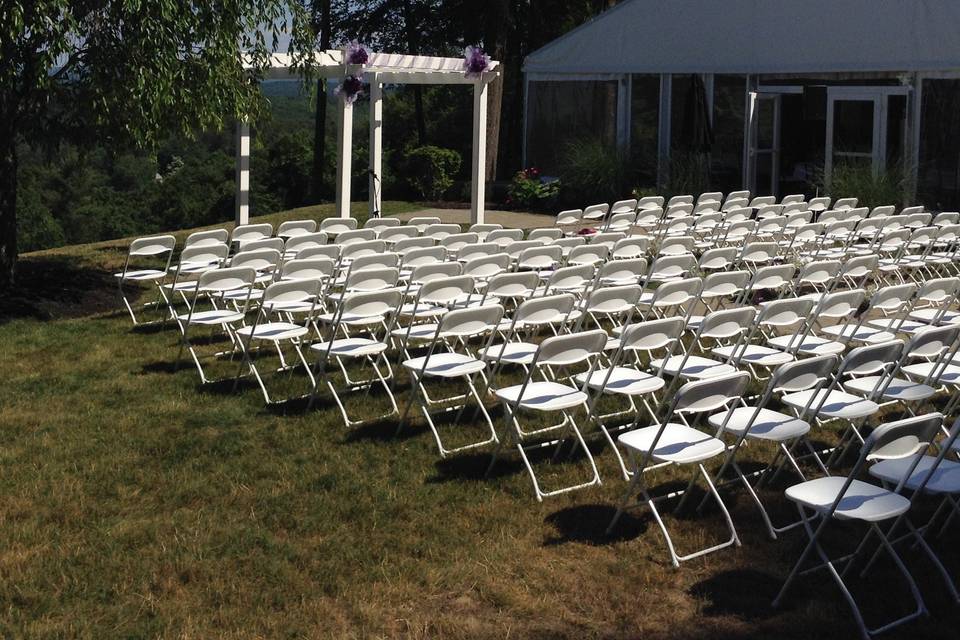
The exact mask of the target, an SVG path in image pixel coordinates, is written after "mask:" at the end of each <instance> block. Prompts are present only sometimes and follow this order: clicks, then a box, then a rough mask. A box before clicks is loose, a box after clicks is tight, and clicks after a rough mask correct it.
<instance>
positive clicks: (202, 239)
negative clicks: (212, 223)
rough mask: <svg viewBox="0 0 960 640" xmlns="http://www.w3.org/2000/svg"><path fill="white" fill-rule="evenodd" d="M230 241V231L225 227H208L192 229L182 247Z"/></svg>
mask: <svg viewBox="0 0 960 640" xmlns="http://www.w3.org/2000/svg"><path fill="white" fill-rule="evenodd" d="M228 242H230V232H229V231H227V230H226V229H210V230H208V231H194V232H193V233H191V234H190V235H188V236H187V239H186V241H185V242H184V243H183V248H184V249H186V248H187V247H202V246H212V245H217V244H227V243H228Z"/></svg>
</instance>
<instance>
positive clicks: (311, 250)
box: [297, 244, 340, 262]
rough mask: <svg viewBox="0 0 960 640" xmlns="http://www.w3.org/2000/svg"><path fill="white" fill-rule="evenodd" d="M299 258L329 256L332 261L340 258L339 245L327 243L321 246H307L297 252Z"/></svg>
mask: <svg viewBox="0 0 960 640" xmlns="http://www.w3.org/2000/svg"><path fill="white" fill-rule="evenodd" d="M300 258H330V259H331V260H333V261H334V262H337V261H339V260H340V245H336V244H328V245H326V246H323V247H307V248H306V249H301V250H300V251H299V252H298V253H297V259H300Z"/></svg>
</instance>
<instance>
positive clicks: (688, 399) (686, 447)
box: [607, 371, 750, 567]
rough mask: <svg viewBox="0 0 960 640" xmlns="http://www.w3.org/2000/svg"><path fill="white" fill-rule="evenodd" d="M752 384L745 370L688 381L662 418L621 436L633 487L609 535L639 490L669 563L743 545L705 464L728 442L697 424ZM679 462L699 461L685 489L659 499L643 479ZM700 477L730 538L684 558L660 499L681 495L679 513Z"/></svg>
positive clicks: (723, 449)
mask: <svg viewBox="0 0 960 640" xmlns="http://www.w3.org/2000/svg"><path fill="white" fill-rule="evenodd" d="M749 382H750V374H749V373H746V372H745V371H744V372H739V373H734V374H732V375H729V376H722V377H719V378H712V379H710V380H698V381H694V382H688V383H687V384H685V385H683V386H682V387H680V389H679V390H678V391H677V393H676V394H675V395H674V396H673V398H672V400H671V402H670V405H669V407H668V409H667V411H666V413H665V414H664V418H663V420H662V421H661V422H659V423H654V424H652V425H651V426H649V427H643V428H640V429H635V430H633V431H628V432H627V433H623V434H621V435H620V436H619V437H618V438H617V440H618V442H619V443H620V445H621V446H622V447H623V448H624V449H626V450H627V452H628V453H629V455H630V459H631V462H632V466H633V472H632V474H631V475H632V478H631V481H630V484H629V487H628V488H627V491H626V493H625V494H624V496H623V499H622V500H621V501H620V504H619V506H618V507H617V511H616V513H615V514H614V516H613V519H612V520H611V521H610V525H609V526H608V527H607V532H608V533H609V532H610V531H612V530H613V527H614V526H616V524H617V521H618V520H619V519H620V516H621V515H622V514H623V512H624V511H626V510H627V509H628V508H630V507H631V506H632V505H631V504H630V503H631V501H632V498H633V496H635V495H636V494H637V493H639V495H640V501H639V504H638V505H637V506H644V505H645V506H646V507H647V508H649V509H650V511H651V513H652V514H653V518H654V520H655V521H656V523H657V526H659V528H660V531H661V533H662V534H663V537H664V539H665V540H666V543H667V550H668V551H669V554H670V561H671V563H672V564H673V566H674V567H679V566H680V563H681V562H684V561H687V560H691V559H693V558H698V557H700V556H703V555H706V554H709V553H713V552H714V551H719V550H720V549H724V548H726V547H730V546H733V545H737V546H739V545H740V539H739V538H738V537H737V532H736V529H735V528H734V526H733V520H732V519H731V518H730V513H729V512H728V511H727V507H726V505H724V503H723V499H722V498H721V497H720V494H719V493H718V492H717V489H716V487H715V486H714V483H713V480H712V479H711V477H710V474H709V473H708V472H707V469H706V467H705V466H704V463H705V462H706V461H708V460H710V459H713V458H716V457H718V456H720V455H722V454H723V453H724V451H725V450H726V445H725V444H724V442H723V441H722V440H720V439H719V438H716V437H714V436H711V435H709V434H707V433H705V432H703V431H701V430H700V429H697V428H696V427H695V425H696V419H697V418H698V417H700V416H703V415H705V414H709V413H713V412H715V411H719V410H722V409H726V408H729V407H730V406H731V405H732V404H733V402H735V401H736V400H737V399H738V398H739V397H740V396H741V395H742V394H743V392H744V391H746V388H747V384H748V383H749ZM638 418H639V416H638ZM672 420H676V422H672ZM674 465H676V466H682V465H696V470H695V471H694V473H693V474H692V477H691V478H690V482H689V484H688V485H687V487H686V489H684V490H682V491H674V492H671V493H668V494H666V495H660V496H657V497H653V496H651V495H650V493H649V490H648V488H647V483H646V482H644V479H645V476H646V474H647V473H649V472H650V471H653V470H656V469H659V468H662V467H672V466H674ZM701 475H702V476H703V478H704V481H705V482H706V484H707V487H708V489H709V492H710V495H711V496H712V497H713V499H714V500H715V502H716V503H717V506H718V507H719V508H720V511H721V513H722V514H723V518H724V520H725V523H726V526H727V530H728V531H729V533H730V537H729V538H728V539H727V540H726V541H724V542H721V543H719V544H715V545H712V546H709V547H706V548H702V549H699V550H697V551H694V552H692V553H689V554H686V555H682V556H681V555H678V554H677V552H676V549H675V547H674V544H673V540H672V539H671V537H670V532H669V531H668V530H667V526H666V524H665V523H664V521H663V518H662V517H661V516H660V512H659V511H658V509H657V506H656V503H657V502H658V501H660V500H663V499H666V498H673V497H677V496H680V497H681V500H680V503H679V504H678V505H677V508H676V510H675V513H676V512H679V511H680V510H681V509H682V507H683V505H684V503H685V502H686V500H685V499H686V498H687V497H688V496H689V495H690V490H691V489H692V488H693V486H694V484H695V483H696V481H697V479H698V478H699V477H700V476H701Z"/></svg>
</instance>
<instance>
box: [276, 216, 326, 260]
mask: <svg viewBox="0 0 960 640" xmlns="http://www.w3.org/2000/svg"><path fill="white" fill-rule="evenodd" d="M310 222H313V220H310ZM325 246H327V234H325V233H321V232H319V231H317V232H315V233H308V232H304V233H298V234H295V235H293V236H291V237H290V239H288V240H287V241H286V243H285V244H284V247H283V258H284V260H292V259H294V258H296V257H298V256H299V254H300V252H301V251H303V250H304V249H314V248H316V247H325Z"/></svg>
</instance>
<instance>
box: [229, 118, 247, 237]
mask: <svg viewBox="0 0 960 640" xmlns="http://www.w3.org/2000/svg"><path fill="white" fill-rule="evenodd" d="M236 165H237V177H236V193H235V196H234V215H233V221H234V223H235V224H238V225H241V224H247V223H248V222H250V123H249V122H247V121H246V120H240V121H238V122H237V132H236Z"/></svg>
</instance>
